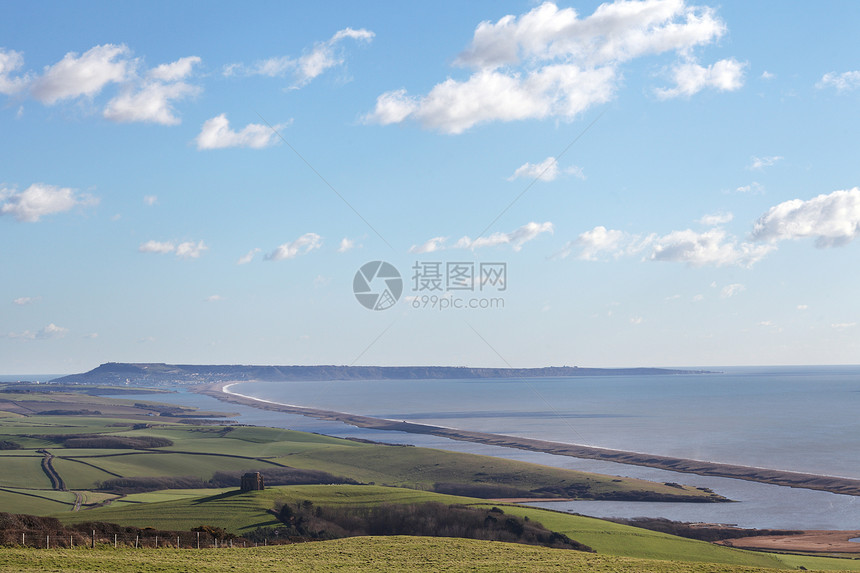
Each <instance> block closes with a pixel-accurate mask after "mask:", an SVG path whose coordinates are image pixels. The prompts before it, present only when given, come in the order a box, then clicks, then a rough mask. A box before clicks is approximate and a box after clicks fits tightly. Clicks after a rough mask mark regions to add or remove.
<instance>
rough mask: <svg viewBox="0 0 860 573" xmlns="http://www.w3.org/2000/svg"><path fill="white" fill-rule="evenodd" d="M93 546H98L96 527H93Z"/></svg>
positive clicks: (93, 547)
mask: <svg viewBox="0 0 860 573" xmlns="http://www.w3.org/2000/svg"><path fill="white" fill-rule="evenodd" d="M91 548H92V549H95V548H96V530H95V529H93V542H92V544H91Z"/></svg>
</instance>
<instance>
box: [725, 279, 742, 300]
mask: <svg viewBox="0 0 860 573" xmlns="http://www.w3.org/2000/svg"><path fill="white" fill-rule="evenodd" d="M745 290H747V287H745V286H744V285H742V284H740V283H734V284H730V285H726V286H724V287H723V290H721V291H720V296H721V297H722V298H731V297H733V296H735V295H736V294H738V293H740V292H743V291H745Z"/></svg>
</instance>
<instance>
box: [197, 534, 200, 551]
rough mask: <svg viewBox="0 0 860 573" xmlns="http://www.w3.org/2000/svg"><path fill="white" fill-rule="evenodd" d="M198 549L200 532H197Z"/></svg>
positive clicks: (198, 546) (198, 547)
mask: <svg viewBox="0 0 860 573" xmlns="http://www.w3.org/2000/svg"><path fill="white" fill-rule="evenodd" d="M197 549H200V532H199V531H198V532H197Z"/></svg>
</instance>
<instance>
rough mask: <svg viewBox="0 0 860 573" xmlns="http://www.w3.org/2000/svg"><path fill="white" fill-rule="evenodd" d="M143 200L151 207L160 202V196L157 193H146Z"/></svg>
mask: <svg viewBox="0 0 860 573" xmlns="http://www.w3.org/2000/svg"><path fill="white" fill-rule="evenodd" d="M143 202H144V203H146V204H147V205H149V206H150V207H151V206H153V205H155V204H156V203H158V197H157V196H156V195H144V196H143Z"/></svg>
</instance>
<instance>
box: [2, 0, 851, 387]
mask: <svg viewBox="0 0 860 573" xmlns="http://www.w3.org/2000/svg"><path fill="white" fill-rule="evenodd" d="M858 21H860V5H858V4H857V3H856V2H829V3H827V4H825V5H822V6H811V5H803V6H801V5H795V4H785V3H782V2H780V3H777V2H756V3H749V2H739V1H738V2H723V3H721V4H716V3H708V2H683V1H680V0H649V1H645V2H638V1H620V2H615V3H607V4H600V3H598V2H584V1H583V2H574V3H569V2H559V3H557V4H553V3H544V4H541V3H535V2H495V1H494V2H480V1H479V2H468V3H462V2H436V3H428V4H426V5H422V4H419V3H408V4H405V5H404V4H402V3H389V2H378V3H371V4H367V5H359V4H358V3H353V2H317V3H312V4H311V3H308V4H302V5H298V4H295V5H292V4H287V3H257V4H249V5H243V6H238V5H234V4H231V3H224V4H217V3H211V4H208V5H207V6H206V9H205V10H204V9H202V8H201V7H200V6H197V5H194V4H191V3H178V4H177V3H168V2H147V3H111V2H105V3H98V2H89V3H85V4H80V5H74V4H69V3H50V2H48V3H38V4H34V3H30V2H6V3H4V6H3V17H2V18H0V134H2V137H0V157H2V161H0V266H2V269H3V272H2V280H0V370H2V371H3V372H5V373H63V372H75V371H81V370H86V369H89V368H92V367H94V366H97V365H98V364H99V363H102V362H107V361H122V362H125V361H128V362H173V363H244V364H318V363H322V364H380V365H408V364H438V365H468V366H499V367H504V366H516V367H527V366H544V365H580V366H634V365H655V366H709V365H740V364H838V363H856V362H857V356H858V355H860V354H858V353H860V337H858V333H860V327H858V322H860V303H858V295H857V293H858V292H860V265H858V263H860V256H858V255H860V246H858V242H857V241H856V240H855V239H856V238H857V236H858V234H860V189H858V186H860V167H858V166H860V161H858V151H860V144H858V139H857V133H860V115H858V113H857V110H858V104H860V51H858V48H857V46H856V30H855V27H856V22H858ZM380 260H381V261H387V262H390V263H391V264H392V265H393V266H394V267H396V268H397V269H398V271H399V272H400V274H401V275H402V286H403V291H402V293H401V295H400V297H399V300H398V301H397V303H396V304H394V305H393V306H391V307H390V308H385V309H384V310H369V309H367V308H365V307H364V306H362V305H361V304H359V302H358V301H357V300H356V297H355V296H354V293H353V289H354V277H355V274H356V272H357V271H358V269H359V268H360V267H361V266H362V265H364V264H365V263H367V262H369V261H380ZM482 265H485V267H482ZM493 265H495V267H493ZM499 265H504V269H505V275H504V280H503V281H502V282H499V281H494V280H491V279H490V278H488V277H487V276H485V277H484V278H483V280H482V279H481V269H482V268H488V269H489V268H498V267H499ZM434 268H438V269H440V272H441V275H440V276H441V279H440V282H434V281H433V280H430V279H432V277H431V276H430V274H429V273H430V271H431V270H432V269H434ZM416 269H417V270H416ZM451 272H457V273H459V274H458V275H457V276H459V277H460V278H461V279H462V277H464V276H467V277H471V278H469V280H468V281H466V282H465V283H463V282H462V281H461V282H459V283H458V282H457V281H456V280H454V279H455V278H456V277H454V275H451V274H450V273H451ZM464 273H466V274H464ZM468 273H474V274H473V275H469V274H468ZM421 278H423V279H425V280H424V281H423V282H422V281H420V280H418V279H421ZM422 285H423V287H422ZM386 286H391V284H389V283H386V282H385V280H383V279H381V278H378V277H371V281H370V283H369V285H368V287H369V288H370V289H371V293H372V294H373V293H376V294H379V293H381V292H382V291H383V290H384V289H385V288H386ZM419 287H422V288H419ZM434 288H435V289H437V290H433V289H434ZM470 305H472V306H476V307H477V308H467V307H469V306H470ZM381 306H386V305H381ZM455 306H459V307H460V308H454V307H455ZM481 306H484V307H489V308H481Z"/></svg>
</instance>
